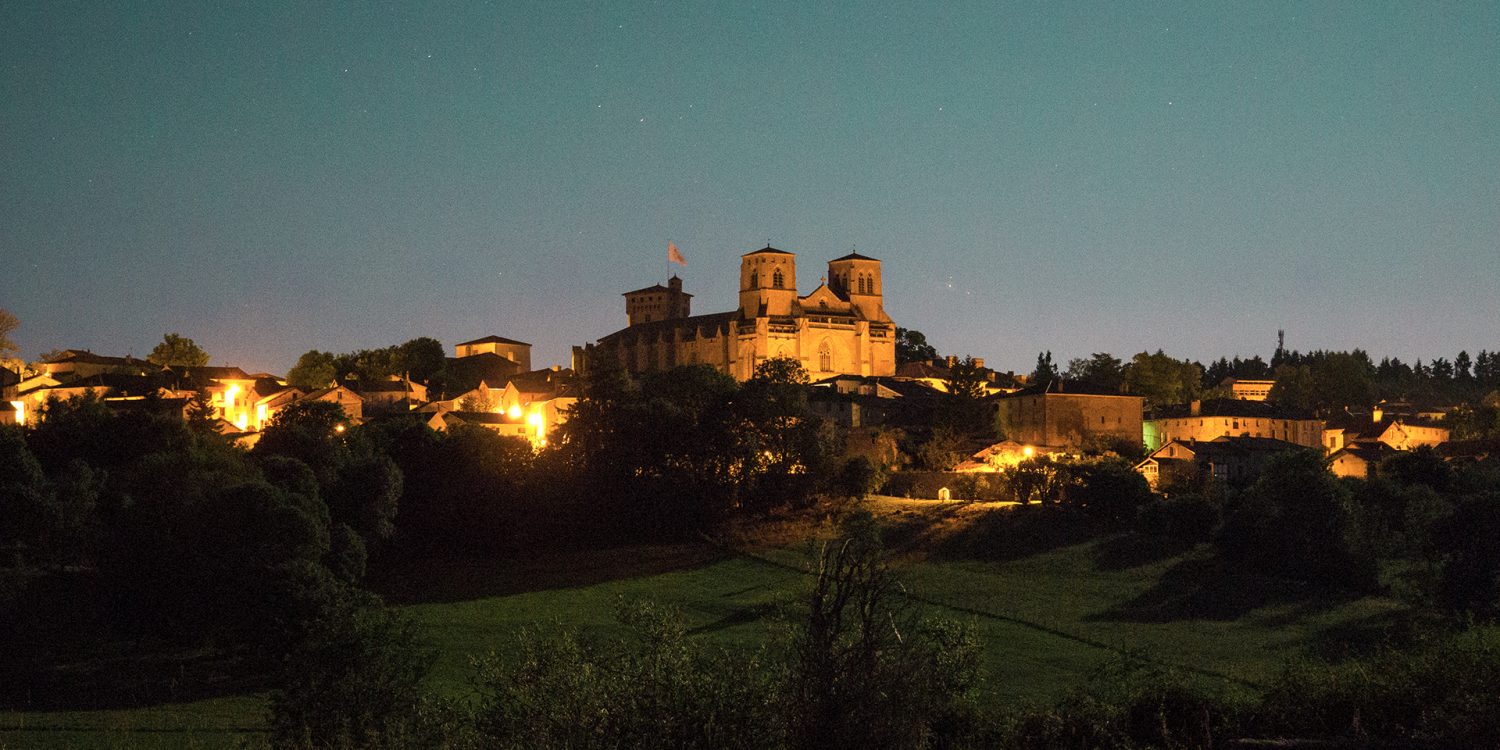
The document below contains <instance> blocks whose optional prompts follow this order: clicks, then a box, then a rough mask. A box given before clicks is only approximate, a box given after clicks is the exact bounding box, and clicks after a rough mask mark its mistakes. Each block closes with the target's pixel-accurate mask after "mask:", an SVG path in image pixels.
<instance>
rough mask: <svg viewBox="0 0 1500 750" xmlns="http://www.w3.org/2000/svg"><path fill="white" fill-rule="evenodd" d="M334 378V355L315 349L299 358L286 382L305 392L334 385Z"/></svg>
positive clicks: (287, 375) (288, 374)
mask: <svg viewBox="0 0 1500 750" xmlns="http://www.w3.org/2000/svg"><path fill="white" fill-rule="evenodd" d="M334 377H335V374H334V370H333V355H332V354H329V353H328V352H320V351H318V350H316V349H314V350H312V351H309V352H307V353H306V354H303V355H302V356H301V357H298V358H297V364H295V365H292V369H291V371H289V372H287V374H286V382H287V384H288V385H292V386H296V387H298V388H301V389H302V390H304V391H315V390H318V389H319V388H327V387H328V386H330V385H333V383H334Z"/></svg>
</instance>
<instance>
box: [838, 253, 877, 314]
mask: <svg viewBox="0 0 1500 750" xmlns="http://www.w3.org/2000/svg"><path fill="white" fill-rule="evenodd" d="M828 288H829V289H832V290H833V291H834V293H835V294H837V295H839V296H840V297H843V298H844V299H847V300H849V303H850V304H852V305H853V306H854V308H855V309H856V310H858V311H859V314H860V316H861V317H863V318H864V319H865V320H871V321H879V322H885V323H888V322H890V320H891V319H890V317H889V316H888V315H886V314H885V305H884V299H885V297H884V291H883V289H882V286H881V280H880V261H878V260H876V259H874V258H870V257H867V256H864V255H860V254H859V253H849V254H848V255H845V256H844V257H842V258H836V259H834V260H831V261H828Z"/></svg>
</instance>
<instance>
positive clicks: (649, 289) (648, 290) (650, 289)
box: [620, 284, 693, 297]
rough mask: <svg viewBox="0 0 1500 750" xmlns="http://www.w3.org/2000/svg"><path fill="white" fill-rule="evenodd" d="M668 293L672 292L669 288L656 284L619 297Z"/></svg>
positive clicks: (682, 294) (680, 293) (684, 293)
mask: <svg viewBox="0 0 1500 750" xmlns="http://www.w3.org/2000/svg"><path fill="white" fill-rule="evenodd" d="M670 291H672V289H671V287H665V286H662V285H661V284H656V285H654V286H648V287H644V288H641V289H637V290H635V291H633V292H625V293H624V294H621V295H620V296H621V297H629V296H630V295H632V294H649V293H655V292H670ZM677 294H679V295H681V296H683V297H691V296H693V295H691V294H688V293H687V292H678V293H677Z"/></svg>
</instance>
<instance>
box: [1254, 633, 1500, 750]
mask: <svg viewBox="0 0 1500 750" xmlns="http://www.w3.org/2000/svg"><path fill="white" fill-rule="evenodd" d="M1255 725H1256V728H1257V730H1258V731H1259V732H1260V733H1261V734H1265V735H1279V736H1287V735H1293V736H1304V737H1319V738H1342V737H1347V736H1350V735H1354V736H1358V737H1365V738H1369V739H1370V740H1378V741H1381V742H1383V743H1391V744H1390V746H1404V745H1413V744H1416V745H1427V746H1433V747H1472V748H1480V747H1483V748H1493V747H1496V746H1497V744H1500V632H1497V631H1496V630H1494V629H1493V628H1481V629H1476V630H1472V631H1469V632H1467V633H1463V634H1459V635H1457V636H1450V637H1446V638H1442V639H1440V640H1438V641H1436V642H1434V643H1429V644H1426V645H1419V646H1417V647H1416V648H1413V649H1409V650H1394V649H1390V650H1386V651H1384V652H1382V653H1379V654H1377V655H1375V656H1372V657H1369V658H1365V659H1356V660H1351V661H1348V662H1345V663H1342V664H1325V663H1315V662H1299V663H1296V664H1293V665H1291V666H1289V667H1288V668H1287V670H1286V671H1285V672H1283V673H1282V674H1281V675H1280V676H1279V677H1278V678H1277V679H1276V681H1275V682H1274V683H1273V684H1272V685H1271V687H1270V688H1269V689H1268V690H1267V692H1266V696H1265V698H1264V700H1263V702H1262V705H1261V707H1260V709H1259V711H1258V712H1257V716H1256V721H1255ZM1372 744H1373V743H1372Z"/></svg>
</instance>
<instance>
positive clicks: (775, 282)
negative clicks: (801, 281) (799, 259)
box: [771, 268, 786, 289]
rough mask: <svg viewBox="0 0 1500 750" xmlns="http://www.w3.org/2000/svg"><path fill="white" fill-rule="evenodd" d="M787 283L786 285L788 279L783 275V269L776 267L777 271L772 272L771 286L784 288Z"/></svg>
mask: <svg viewBox="0 0 1500 750" xmlns="http://www.w3.org/2000/svg"><path fill="white" fill-rule="evenodd" d="M785 285H786V279H785V278H784V277H783V276H782V275H781V269H780V268H778V269H776V273H774V274H771V286H774V287H776V288H777V289H780V288H782V287H783V286H785Z"/></svg>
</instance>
